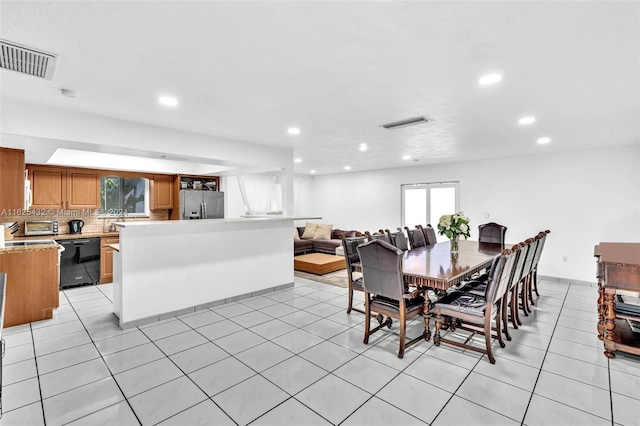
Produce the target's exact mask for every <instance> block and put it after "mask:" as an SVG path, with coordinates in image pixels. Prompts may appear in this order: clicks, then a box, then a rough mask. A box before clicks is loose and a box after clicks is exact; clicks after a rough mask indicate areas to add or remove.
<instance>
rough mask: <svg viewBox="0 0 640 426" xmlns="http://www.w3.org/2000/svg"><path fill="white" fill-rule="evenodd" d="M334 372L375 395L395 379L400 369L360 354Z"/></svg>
mask: <svg viewBox="0 0 640 426" xmlns="http://www.w3.org/2000/svg"><path fill="white" fill-rule="evenodd" d="M333 374H334V375H335V376H338V377H340V378H341V379H343V380H345V381H347V382H349V383H351V384H354V385H356V386H357V387H359V388H360V389H363V390H365V391H367V392H369V393H370V394H372V395H373V394H375V393H376V392H378V391H379V390H380V389H382V388H383V387H384V386H385V385H387V384H388V383H389V382H390V381H391V380H393V378H394V377H396V376H397V375H398V370H396V369H394V368H391V367H387V366H386V365H384V364H382V363H379V362H378V361H375V360H373V359H370V358H367V357H366V356H358V357H356V358H353V359H352V360H351V361H349V362H347V363H346V364H344V365H343V366H342V367H340V368H338V369H337V370H335V371H334V372H333ZM403 394H404V392H403Z"/></svg>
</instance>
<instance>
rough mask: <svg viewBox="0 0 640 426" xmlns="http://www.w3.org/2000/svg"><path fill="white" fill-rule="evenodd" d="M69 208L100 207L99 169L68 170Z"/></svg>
mask: <svg viewBox="0 0 640 426" xmlns="http://www.w3.org/2000/svg"><path fill="white" fill-rule="evenodd" d="M67 201H68V203H67V206H66V207H67V208H68V209H97V208H99V207H100V176H99V174H98V171H97V170H88V169H68V170H67Z"/></svg>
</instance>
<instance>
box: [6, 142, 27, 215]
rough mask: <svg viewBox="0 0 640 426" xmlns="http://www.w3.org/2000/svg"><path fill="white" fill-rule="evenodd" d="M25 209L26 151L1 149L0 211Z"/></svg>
mask: <svg viewBox="0 0 640 426" xmlns="http://www.w3.org/2000/svg"><path fill="white" fill-rule="evenodd" d="M23 208H24V150H22V149H11V148H0V211H2V210H4V209H17V210H18V209H23Z"/></svg>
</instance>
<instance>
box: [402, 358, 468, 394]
mask: <svg viewBox="0 0 640 426" xmlns="http://www.w3.org/2000/svg"><path fill="white" fill-rule="evenodd" d="M429 352H430V351H427V352H425V353H424V354H423V355H422V356H421V357H420V358H418V359H417V360H416V361H415V362H413V363H412V364H411V365H409V366H408V367H407V368H406V369H405V370H404V372H405V373H406V374H409V375H411V376H413V377H416V378H418V379H420V380H422V381H425V382H427V383H431V384H432V385H434V386H437V387H439V388H441V389H444V390H446V391H448V392H451V393H453V392H455V391H456V389H458V387H459V386H460V384H461V383H462V382H463V381H464V380H465V379H466V378H467V376H468V375H469V374H470V371H469V370H467V369H466V368H462V367H460V366H458V365H455V364H453V363H449V362H446V361H443V360H441V359H438V358H434V357H432V356H430V355H429Z"/></svg>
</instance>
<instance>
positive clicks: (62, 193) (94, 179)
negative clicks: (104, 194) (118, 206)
mask: <svg viewBox="0 0 640 426" xmlns="http://www.w3.org/2000/svg"><path fill="white" fill-rule="evenodd" d="M28 169H29V179H30V180H31V191H32V193H33V202H32V204H31V208H32V209H72V210H75V209H97V208H99V207H100V176H99V172H98V171H97V170H91V169H75V168H71V169H68V168H64V167H54V166H37V165H28Z"/></svg>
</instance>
